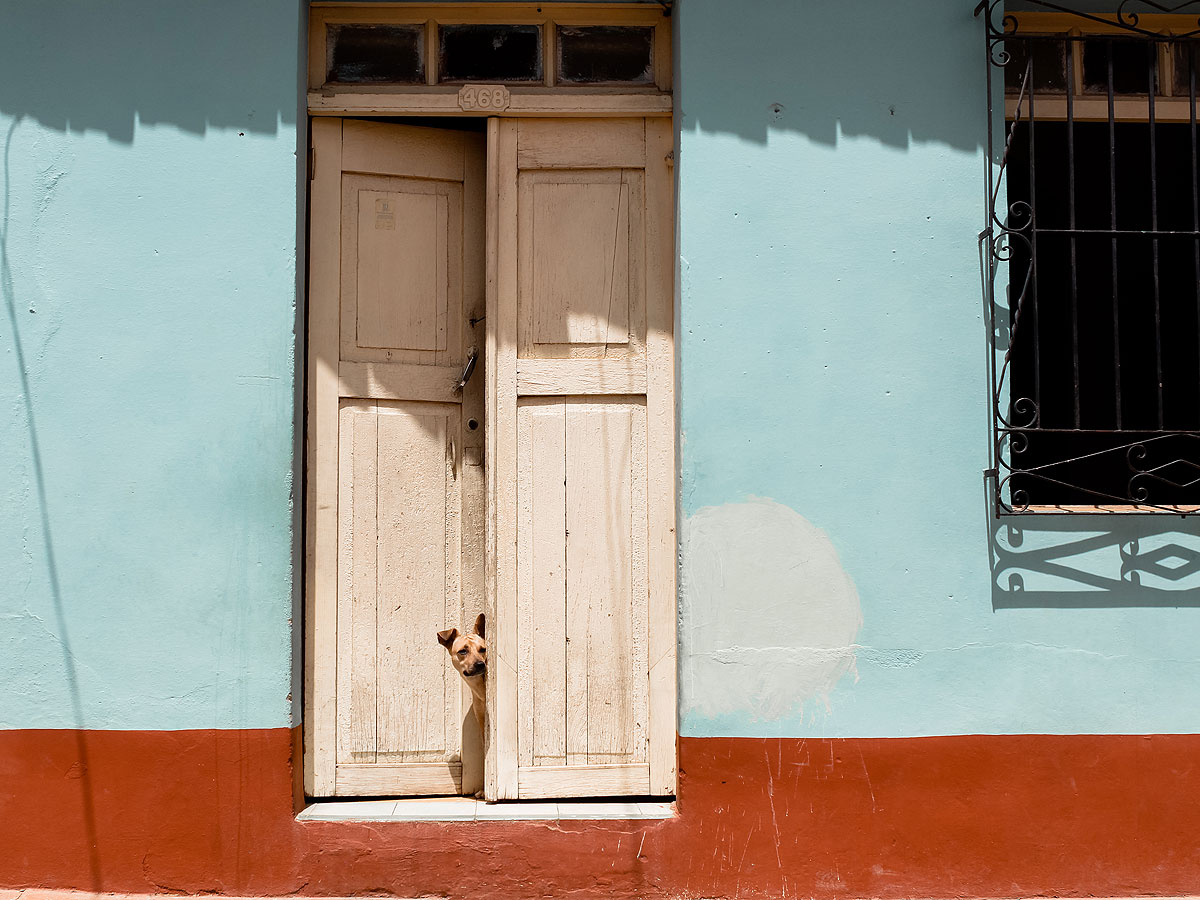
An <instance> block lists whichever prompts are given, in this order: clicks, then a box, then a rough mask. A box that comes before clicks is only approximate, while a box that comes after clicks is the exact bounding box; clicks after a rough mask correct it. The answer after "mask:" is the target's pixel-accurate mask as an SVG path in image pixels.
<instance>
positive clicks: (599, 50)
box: [558, 25, 654, 84]
mask: <svg viewBox="0 0 1200 900" xmlns="http://www.w3.org/2000/svg"><path fill="white" fill-rule="evenodd" d="M653 48H654V29H653V28H646V27H637V26H627V25H589V26H567V25H560V26H559V27H558V80H559V81H560V82H563V83H566V84H604V83H624V84H649V83H650V82H651V81H652V80H653V78H654V64H653Z"/></svg>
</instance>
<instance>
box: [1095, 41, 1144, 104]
mask: <svg viewBox="0 0 1200 900" xmlns="http://www.w3.org/2000/svg"><path fill="white" fill-rule="evenodd" d="M1110 56H1111V58H1112V81H1113V93H1114V94H1146V93H1149V86H1150V84H1151V83H1153V84H1154V92H1155V93H1158V45H1157V44H1156V43H1155V42H1154V41H1141V40H1104V39H1102V38H1096V39H1094V40H1089V41H1084V42H1083V89H1084V90H1085V91H1087V92H1088V93H1093V94H1107V93H1108V61H1109V58H1110Z"/></svg>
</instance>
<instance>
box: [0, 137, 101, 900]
mask: <svg viewBox="0 0 1200 900" xmlns="http://www.w3.org/2000/svg"><path fill="white" fill-rule="evenodd" d="M20 123H21V117H19V116H18V117H17V118H14V119H13V120H12V122H11V124H10V125H9V127H8V131H7V132H6V133H5V135H4V148H3V149H4V156H3V178H4V181H3V203H2V204H0V294H2V295H3V296H4V307H5V311H6V312H7V314H8V326H9V330H10V332H11V334H12V349H13V357H14V361H15V363H16V369H17V385H18V391H19V395H20V401H21V404H22V406H23V407H24V412H25V421H26V433H27V435H28V438H29V444H28V446H29V464H30V470H31V472H32V475H33V485H34V490H35V492H36V495H37V503H38V510H39V512H40V519H41V521H40V523H39V524H40V526H41V532H42V542H43V543H42V549H43V552H44V558H45V566H46V578H47V581H48V584H49V588H50V597H51V601H52V604H53V607H54V617H55V627H56V629H57V637H58V643H59V645H60V646H61V648H62V662H63V675H64V677H65V679H66V683H67V690H68V692H69V694H70V697H71V712H72V714H73V717H74V720H75V728H74V734H75V743H76V747H75V749H76V753H77V755H78V760H77V762H78V766H79V768H78V772H79V778H78V779H77V780H78V782H79V788H80V803H81V810H80V812H81V815H82V820H83V828H84V835H85V837H86V841H87V857H88V869H89V872H90V874H91V888H92V890H93V891H94V892H97V893H98V892H99V891H100V890H102V887H103V878H102V876H101V870H100V855H99V850H98V848H97V840H98V835H97V831H96V809H95V800H94V788H93V785H92V776H91V771H90V767H89V765H88V747H87V736H86V733H85V731H84V721H83V697H82V695H81V693H80V688H79V672H78V667H77V666H76V663H75V656H74V654H73V652H72V651H71V641H70V638H69V636H68V628H67V615H66V610H65V608H64V606H65V605H64V602H63V592H62V584H61V580H60V578H59V572H58V563H57V560H56V558H55V553H54V537H53V531H52V530H51V527H50V505H49V499H48V496H47V490H46V472H45V467H44V465H43V462H42V452H41V446H40V444H39V442H38V430H37V418H36V416H35V415H34V401H33V391H32V388H31V385H30V379H29V369H28V367H27V363H26V357H25V351H24V347H23V344H22V341H21V328H20V317H19V316H18V314H17V308H18V305H17V297H16V288H15V285H14V279H13V273H12V268H11V265H10V263H9V257H8V235H9V211H10V204H11V196H12V183H11V174H10V173H11V168H10V156H11V149H12V142H13V134H14V133H15V132H16V130H17V126H18V125H19V124H20Z"/></svg>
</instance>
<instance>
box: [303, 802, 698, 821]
mask: <svg viewBox="0 0 1200 900" xmlns="http://www.w3.org/2000/svg"><path fill="white" fill-rule="evenodd" d="M674 815H675V804H674V803H673V802H672V801H670V800H663V801H645V800H616V801H613V800H533V801H530V800H524V801H522V800H507V801H501V802H499V803H487V802H485V801H483V800H476V799H475V798H474V797H418V798H410V799H405V800H315V801H311V802H310V803H309V804H308V806H306V807H305V808H304V809H303V810H302V811H301V813H300V814H299V815H298V816H296V819H297V821H300V822H502V821H521V820H526V821H547V820H553V821H557V820H560V819H609V820H614V819H615V820H621V821H626V820H632V819H670V818H673V817H674Z"/></svg>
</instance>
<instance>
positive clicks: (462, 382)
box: [443, 347, 479, 393]
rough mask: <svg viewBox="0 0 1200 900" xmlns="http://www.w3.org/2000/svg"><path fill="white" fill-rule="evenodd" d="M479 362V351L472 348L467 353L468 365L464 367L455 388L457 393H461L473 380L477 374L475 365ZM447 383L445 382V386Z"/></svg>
mask: <svg viewBox="0 0 1200 900" xmlns="http://www.w3.org/2000/svg"><path fill="white" fill-rule="evenodd" d="M478 361H479V349H478V348H476V347H472V348H471V349H470V350H468V351H467V364H466V365H465V366H463V370H462V375H461V376H460V377H459V379H458V384H456V385H455V386H454V391H455V393H457V392H459V391H461V390H462V389H463V388H465V387H466V386H467V382H468V381H470V380H471V376H472V375H474V374H475V363H476V362H478ZM444 383H445V382H443V384H444Z"/></svg>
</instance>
